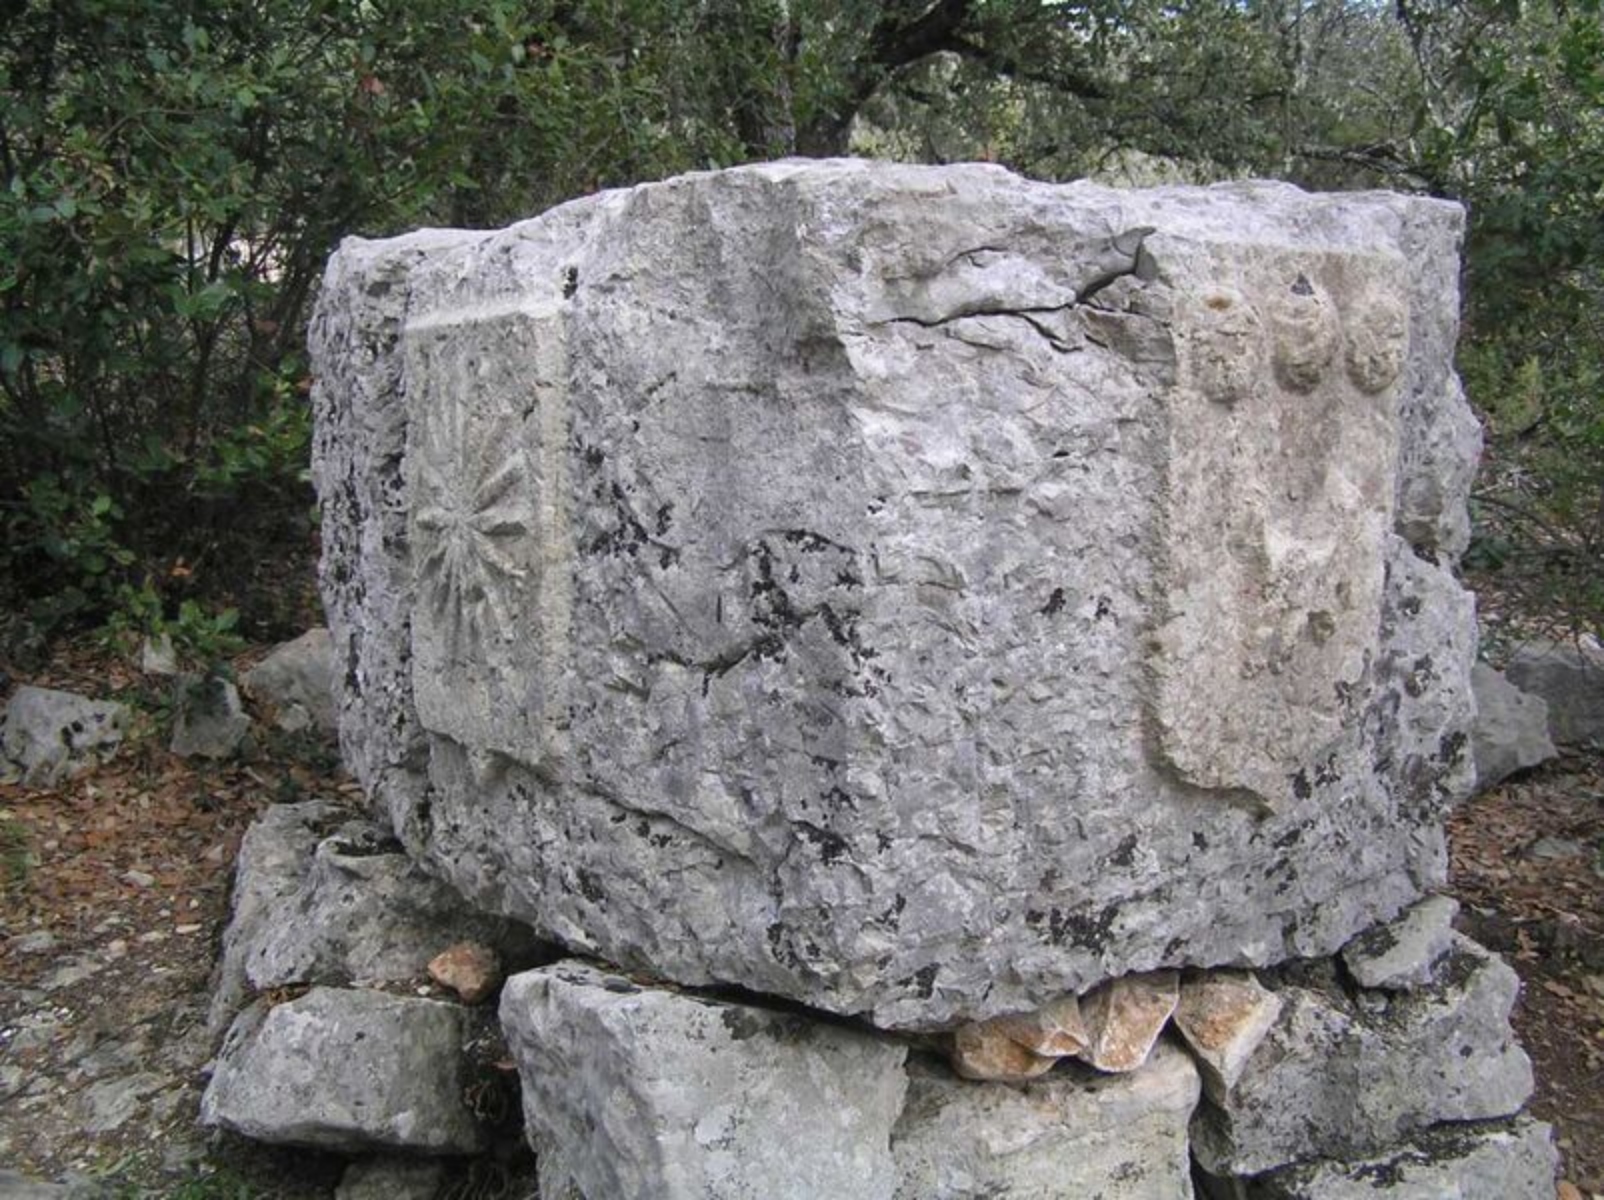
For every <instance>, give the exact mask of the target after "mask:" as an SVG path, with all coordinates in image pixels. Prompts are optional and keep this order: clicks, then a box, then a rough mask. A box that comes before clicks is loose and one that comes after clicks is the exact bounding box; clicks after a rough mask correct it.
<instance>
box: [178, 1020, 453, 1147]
mask: <svg viewBox="0 0 1604 1200" xmlns="http://www.w3.org/2000/svg"><path fill="white" fill-rule="evenodd" d="M466 1034H467V1027H466V1010H465V1009H463V1008H461V1007H459V1006H458V1005H455V1004H445V1003H441V1002H439V1001H435V1000H419V999H415V998H412V997H407V996H389V995H385V994H384V993H382V992H371V991H359V990H345V989H340V988H313V989H312V990H311V991H310V992H308V993H307V994H306V995H304V996H302V997H300V998H299V999H297V1000H290V1001H286V1002H285V1003H283V1004H277V1005H271V1006H269V1005H268V1004H267V1003H266V1002H264V1001H261V1000H258V1001H257V1002H256V1003H255V1004H253V1005H251V1007H249V1008H247V1009H246V1010H245V1011H244V1012H243V1013H241V1014H240V1015H239V1017H238V1019H237V1020H235V1022H234V1025H233V1027H232V1028H231V1029H230V1030H229V1031H228V1037H227V1038H226V1039H225V1040H224V1042H223V1048H222V1050H221V1051H220V1053H219V1054H218V1058H217V1066H216V1070H215V1071H214V1073H213V1075H212V1079H211V1082H210V1083H209V1084H208V1085H207V1088H206V1093H205V1095H204V1096H203V1097H202V1098H201V1121H202V1122H203V1123H204V1124H207V1125H218V1126H222V1127H223V1128H225V1129H231V1130H233V1131H234V1132H236V1133H240V1134H244V1135H245V1136H246V1137H250V1138H255V1139H256V1140H258V1141H262V1142H273V1143H277V1144H282V1145H292V1146H316V1147H323V1148H326V1149H332V1150H346V1151H359V1150H367V1149H373V1148H376V1147H381V1146H390V1147H395V1148H404V1149H409V1150H421V1151H428V1152H430V1153H435V1154H457V1153H461V1154H467V1153H472V1152H473V1151H476V1150H478V1149H480V1148H481V1147H482V1146H483V1144H484V1140H485V1137H484V1131H483V1130H482V1129H481V1128H480V1127H479V1124H478V1122H477V1120H476V1119H475V1117H474V1116H473V1114H472V1113H470V1112H469V1111H468V1109H467V1108H466V1107H465V1106H464V1104H463V1087H464V1084H465V1083H466V1081H467V1080H466V1073H465V1071H464V1069H463V1056H462V1046H463V1040H464V1038H465V1036H466Z"/></svg>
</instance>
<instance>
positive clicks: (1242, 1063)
mask: <svg viewBox="0 0 1604 1200" xmlns="http://www.w3.org/2000/svg"><path fill="white" fill-rule="evenodd" d="M1280 1014H1281V998H1280V997H1279V996H1277V995H1276V994H1275V993H1274V992H1272V991H1270V990H1269V989H1267V988H1266V987H1264V985H1263V984H1261V983H1260V982H1259V981H1258V980H1257V979H1256V978H1254V976H1253V974H1252V973H1251V972H1248V971H1209V972H1206V973H1204V974H1200V975H1196V976H1192V977H1189V978H1187V979H1185V980H1184V981H1183V982H1182V983H1181V996H1180V1002H1179V1003H1178V1004H1177V1005H1176V1007H1175V1028H1176V1029H1177V1030H1178V1031H1179V1032H1180V1034H1181V1036H1182V1037H1183V1038H1184V1039H1186V1044H1187V1045H1188V1046H1189V1047H1191V1050H1192V1053H1193V1054H1194V1055H1196V1056H1197V1061H1198V1066H1199V1068H1200V1069H1201V1070H1202V1072H1203V1084H1204V1086H1205V1087H1206V1088H1208V1090H1209V1095H1211V1096H1216V1097H1223V1096H1224V1094H1225V1093H1226V1092H1229V1091H1230V1090H1231V1089H1232V1088H1233V1087H1234V1086H1236V1081H1237V1080H1238V1079H1240V1078H1241V1076H1242V1071H1243V1069H1244V1068H1245V1067H1246V1066H1247V1063H1248V1059H1250V1058H1251V1057H1252V1056H1253V1052H1254V1051H1255V1050H1257V1049H1258V1048H1259V1046H1260V1044H1261V1043H1262V1042H1263V1041H1264V1039H1265V1036H1266V1035H1267V1034H1268V1033H1269V1032H1270V1028H1271V1026H1273V1025H1274V1024H1275V1019H1276V1017H1278V1016H1279V1015H1280Z"/></svg>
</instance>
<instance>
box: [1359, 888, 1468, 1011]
mask: <svg viewBox="0 0 1604 1200" xmlns="http://www.w3.org/2000/svg"><path fill="white" fill-rule="evenodd" d="M1458 913H1459V901H1457V900H1455V899H1453V898H1452V897H1450V896H1431V897H1429V898H1427V899H1425V900H1422V901H1421V902H1420V903H1419V904H1416V905H1415V906H1413V907H1412V908H1410V909H1408V910H1407V911H1406V912H1404V914H1403V915H1402V916H1400V917H1399V918H1398V919H1397V920H1395V921H1389V922H1388V923H1387V924H1385V925H1378V926H1376V927H1375V928H1374V929H1369V930H1366V931H1365V932H1364V933H1361V934H1360V935H1359V936H1358V937H1356V938H1354V939H1353V941H1351V942H1349V943H1348V944H1347V945H1346V946H1344V947H1343V950H1342V961H1343V962H1344V963H1345V964H1346V965H1347V967H1348V970H1349V971H1351V972H1352V973H1353V977H1354V979H1355V980H1357V981H1358V983H1359V986H1360V987H1367V988H1385V989H1387V990H1389V991H1402V990H1406V989H1408V988H1414V987H1420V986H1421V985H1423V984H1426V983H1429V982H1430V981H1431V978H1432V974H1433V971H1434V970H1435V968H1436V965H1437V963H1438V962H1439V961H1440V960H1441V958H1442V956H1443V955H1444V954H1446V953H1448V948H1449V946H1450V945H1451V944H1452V941H1453V936H1454V929H1453V921H1454V917H1455V916H1456V915H1458Z"/></svg>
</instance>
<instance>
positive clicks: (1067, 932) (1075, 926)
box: [1025, 905, 1119, 952]
mask: <svg viewBox="0 0 1604 1200" xmlns="http://www.w3.org/2000/svg"><path fill="white" fill-rule="evenodd" d="M1117 916H1119V910H1118V909H1117V908H1115V907H1113V906H1112V905H1110V906H1109V907H1107V908H1105V909H1103V910H1102V911H1101V912H1099V913H1097V914H1096V915H1092V914H1090V913H1076V912H1065V911H1064V910H1063V909H1060V908H1051V909H1048V910H1047V911H1046V912H1042V911H1041V910H1040V909H1031V910H1030V911H1028V912H1027V913H1026V914H1025V924H1026V926H1028V927H1029V928H1030V929H1031V930H1032V931H1033V932H1035V934H1036V936H1037V937H1040V938H1042V939H1043V940H1044V941H1046V942H1048V943H1050V944H1052V945H1054V946H1063V945H1071V946H1079V947H1083V948H1085V949H1087V950H1091V951H1094V952H1095V951H1100V950H1102V948H1103V947H1104V946H1106V945H1107V944H1108V933H1109V930H1110V929H1112V928H1113V927H1114V919H1115V918H1116V917H1117Z"/></svg>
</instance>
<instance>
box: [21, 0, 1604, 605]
mask: <svg viewBox="0 0 1604 1200" xmlns="http://www.w3.org/2000/svg"><path fill="white" fill-rule="evenodd" d="M6 10H7V12H6V19H5V20H4V21H3V22H0V529H3V533H0V609H7V610H10V611H13V612H16V611H26V612H28V613H30V614H31V615H32V618H33V619H34V620H35V621H36V622H38V623H40V624H42V625H45V626H62V625H64V624H71V623H82V622H84V621H103V620H105V619H107V618H108V617H110V616H114V615H118V614H120V617H121V620H122V621H123V622H124V623H125V624H129V623H131V624H133V625H136V626H142V627H145V628H153V629H155V628H161V627H163V625H164V624H165V625H173V624H174V623H178V624H180V625H184V626H189V625H194V626H198V627H199V634H200V635H205V634H206V632H207V630H208V629H211V630H213V631H214V632H215V626H216V623H217V622H218V621H220V620H222V621H225V623H226V618H218V617H215V616H209V615H207V614H208V613H210V612H215V611H216V610H217V609H219V608H222V607H223V606H227V605H239V606H240V607H241V608H242V609H243V610H244V612H245V616H246V626H247V630H248V631H249V632H251V633H271V632H278V631H280V630H281V629H282V628H283V627H284V626H286V625H289V624H293V623H294V622H295V621H296V620H298V619H300V618H301V617H302V616H303V615H304V614H302V613H300V612H299V611H297V610H296V604H297V602H298V598H299V597H301V596H303V595H304V588H303V587H302V583H301V581H302V580H303V579H304V577H305V572H304V564H305V562H306V560H307V558H308V555H309V553H310V551H311V548H312V546H313V540H314V536H315V531H314V528H313V521H312V513H311V498H310V495H309V493H308V490H307V488H306V486H305V481H304V477H303V476H304V465H305V458H306V449H307V438H308V410H307V397H306V392H307V388H308V380H307V377H306V363H305V360H304V355H303V351H302V345H303V343H304V334H305V325H306V320H307V316H308V309H309V306H310V303H311V301H312V298H313V296H314V295H315V291H316V286H317V281H318V277H319V272H320V269H321V266H322V263H323V261H324V260H325V258H326V256H327V254H328V252H329V251H330V250H331V249H332V248H333V246H334V245H335V244H336V243H337V241H338V240H339V239H340V238H341V237H342V236H345V235H347V234H352V233H359V234H365V235H383V234H389V233H394V232H397V231H400V230H403V229H406V228H410V227H412V226H415V225H418V224H424V223H446V224H471V225H485V224H495V223H502V222H504V221H507V220H510V219H512V218H514V217H517V216H522V215H527V214H529V213H531V212H534V211H537V210H538V209H540V208H543V207H545V206H548V205H550V204H552V203H555V202H558V201H560V200H563V199H566V198H568V197H571V196H574V195H579V194H582V193H585V192H587V191H590V190H594V189H595V188H598V187H603V186H609V185H614V184H625V183H632V182H636V181H639V180H643V179H650V178H658V177H662V176H664V175H667V174H671V173H674V172H677V171H681V170H686V169H692V168H699V167H711V166H723V165H729V164H732V163H735V162H740V161H746V160H750V159H754V158H761V157H772V156H777V155H781V154H786V153H810V154H819V153H836V152H843V151H846V150H849V149H851V150H856V151H860V152H872V153H877V154H883V155H893V156H899V157H907V158H917V159H923V160H935V161H941V160H950V159H955V158H972V157H985V158H991V159H995V160H998V161H1002V162H1005V163H1008V164H1009V165H1012V166H1014V167H1016V168H1018V169H1020V170H1022V171H1024V172H1027V173H1030V174H1034V175H1038V176H1043V177H1048V178H1066V177H1072V176H1075V175H1079V174H1084V173H1087V172H1101V173H1104V174H1105V175H1111V176H1114V177H1118V178H1127V179H1131V180H1133V181H1138V182H1140V181H1146V180H1148V179H1157V178H1198V179H1204V178H1218V177H1223V176H1229V175H1241V174H1270V175H1276V176H1280V177H1284V178H1290V179H1293V180H1295V181H1298V182H1303V183H1306V184H1310V185H1315V186H1322V187H1353V186H1375V185H1384V186H1392V187H1400V188H1407V189H1413V190H1420V191H1424V192H1429V193H1432V194H1438V195H1444V196H1450V197H1454V198H1458V199H1462V200H1465V201H1467V202H1468V203H1469V204H1470V206H1471V211H1472V214H1473V226H1472V235H1471V239H1470V271H1469V275H1468V281H1469V307H1468V313H1469V326H1468V332H1469V336H1468V339H1467V350H1466V358H1465V367H1466V375H1467V380H1468V382H1469V383H1470V385H1471V386H1472V388H1473V394H1474V397H1475V399H1477V401H1478V402H1479V403H1480V404H1481V406H1482V407H1483V409H1484V410H1485V411H1486V412H1487V413H1488V414H1489V416H1490V418H1491V426H1492V430H1493V432H1494V434H1495V436H1496V438H1497V441H1496V443H1495V449H1496V450H1497V455H1496V456H1495V460H1494V461H1495V466H1496V467H1497V468H1498V470H1497V471H1496V472H1494V473H1493V474H1491V475H1489V480H1490V485H1489V486H1490V488H1491V489H1492V490H1491V491H1490V492H1489V494H1488V503H1489V511H1490V510H1491V509H1492V508H1497V509H1498V510H1499V511H1500V512H1502V513H1504V514H1506V515H1510V514H1514V515H1515V523H1514V524H1511V523H1510V521H1508V520H1505V521H1503V522H1501V523H1499V525H1498V531H1499V536H1497V537H1492V536H1488V537H1485V538H1483V540H1482V542H1481V544H1480V545H1479V548H1478V553H1479V554H1480V555H1481V557H1482V560H1483V561H1484V563H1486V564H1497V563H1499V562H1515V561H1517V560H1519V559H1520V557H1521V555H1522V554H1523V553H1524V552H1525V551H1527V550H1529V549H1532V548H1537V549H1539V550H1540V551H1541V555H1542V558H1541V559H1540V561H1541V562H1542V563H1543V564H1544V565H1545V570H1544V571H1543V572H1540V573H1539V574H1541V575H1542V576H1543V577H1544V578H1555V579H1558V580H1559V581H1560V582H1562V583H1564V584H1565V586H1566V588H1567V589H1568V590H1567V596H1568V598H1569V599H1570V600H1571V601H1572V602H1573V603H1582V604H1584V605H1585V603H1586V592H1587V589H1588V587H1590V586H1592V587H1595V588H1596V586H1597V580H1596V576H1597V574H1598V573H1597V571H1596V570H1595V569H1593V564H1594V563H1595V562H1596V561H1597V557H1598V555H1599V553H1600V551H1601V549H1604V399H1601V396H1600V386H1601V385H1600V371H1601V367H1604V363H1601V361H1600V359H1601V355H1604V352H1601V350H1600V334H1601V332H1604V330H1601V328H1600V317H1599V312H1600V309H1599V301H1600V299H1601V296H1600V291H1601V276H1600V267H1601V263H1604V220H1601V217H1600V210H1601V206H1604V65H1601V64H1604V34H1601V23H1600V18H1599V13H1598V10H1597V5H1596V0H1590V2H1589V3H1583V4H1577V3H1574V2H1572V0H1528V2H1526V3H1524V4H1522V3H1519V2H1517V0H1398V2H1397V4H1396V7H1394V8H1390V9H1389V8H1381V7H1377V6H1376V5H1375V4H1373V3H1369V2H1367V0H1182V2H1181V3H1174V2H1172V0H1082V2H1078V3H1071V2H1064V0H1059V2H1049V0H886V2H883V3H879V4H871V3H864V2H862V0H524V2H521V3H515V2H513V0H411V2H408V3H405V4H402V3H398V2H396V0H241V2H239V3H230V4H209V3H204V2H202V0H25V2H16V0H13V2H12V3H10V4H8V5H7V6H6ZM290 568H295V569H293V570H292V569H290ZM1550 568H1552V569H1550ZM1521 577H1523V578H1526V577H1531V572H1530V571H1527V570H1525V569H1524V568H1523V570H1522V572H1521ZM186 601H188V602H189V603H188V605H187V606H186V604H185V602H186ZM1592 604H1593V607H1592V609H1591V613H1592V616H1591V618H1590V619H1592V620H1593V621H1595V622H1596V621H1597V620H1598V616H1597V614H1598V612H1599V611H1600V610H1601V609H1604V601H1601V600H1600V599H1599V598H1598V597H1597V596H1596V595H1595V596H1594V598H1593V601H1592ZM208 622H210V623H211V624H210V625H208ZM191 632H192V633H193V632H195V631H193V630H191Z"/></svg>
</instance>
